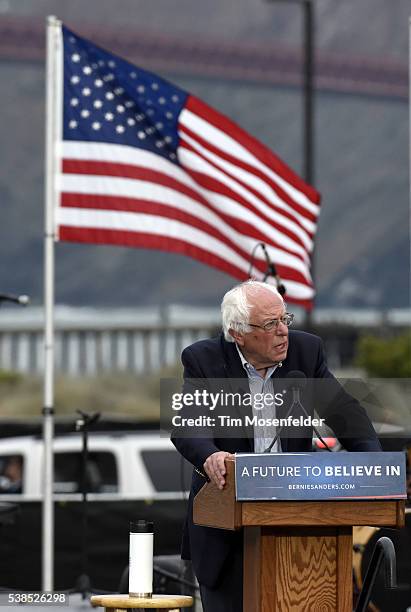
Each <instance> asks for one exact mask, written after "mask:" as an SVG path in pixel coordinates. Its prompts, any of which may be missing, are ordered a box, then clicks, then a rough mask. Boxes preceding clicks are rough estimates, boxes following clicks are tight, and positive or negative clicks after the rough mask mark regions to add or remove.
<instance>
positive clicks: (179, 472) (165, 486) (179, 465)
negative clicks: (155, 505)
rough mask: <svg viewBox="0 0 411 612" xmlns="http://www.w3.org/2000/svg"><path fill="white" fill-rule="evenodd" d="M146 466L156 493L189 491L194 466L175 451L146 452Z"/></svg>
mask: <svg viewBox="0 0 411 612" xmlns="http://www.w3.org/2000/svg"><path fill="white" fill-rule="evenodd" d="M141 457H142V459H143V462H144V465H145V466H146V468H147V472H148V473H149V476H150V478H151V480H152V482H153V485H154V488H155V489H156V491H162V492H166V491H167V492H169V491H188V490H189V488H190V483H191V474H192V471H193V466H192V465H191V464H190V463H189V462H188V461H186V460H185V459H184V458H183V457H182V456H181V455H180V454H179V453H178V452H177V451H174V450H144V451H142V453H141Z"/></svg>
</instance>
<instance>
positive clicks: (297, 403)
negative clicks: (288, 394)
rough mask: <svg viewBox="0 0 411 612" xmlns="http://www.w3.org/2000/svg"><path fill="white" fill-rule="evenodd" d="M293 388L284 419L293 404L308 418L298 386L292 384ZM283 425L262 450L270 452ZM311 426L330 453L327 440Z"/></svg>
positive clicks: (290, 411) (292, 408)
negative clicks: (291, 398) (290, 401)
mask: <svg viewBox="0 0 411 612" xmlns="http://www.w3.org/2000/svg"><path fill="white" fill-rule="evenodd" d="M292 390H293V401H292V403H291V406H290V408H289V409H288V411H287V414H286V415H285V417H284V419H288V417H289V416H290V414H291V413H292V412H293V410H294V407H295V406H299V407H300V408H301V410H302V412H303V413H304V415H305V416H306V417H307V418H310V415H309V414H308V412H307V411H306V409H305V408H304V406H303V405H302V403H301V398H300V387H297V386H294V387H292ZM284 427H285V425H282V426H281V427H280V429H279V430H278V432H277V433H276V435H275V437H274V438H273V440H272V441H271V444H270V445H269V446H267V448H266V449H265V450H264V452H265V453H271V449H272V448H273V446H274V444H275V443H276V442H277V440H278V438H279V437H280V434H281V432H282V431H283V429H284ZM311 427H312V428H313V430H314V433H316V434H317V438H318V439H319V440H321V442H322V443H323V444H324V446H325V448H326V449H327V450H328V451H329V452H330V453H332V450H331V448H330V447H329V446H328V444H327V442H326V441H325V440H324V438H323V437H322V436H321V434H320V432H319V431H318V429H317V427H315V425H311Z"/></svg>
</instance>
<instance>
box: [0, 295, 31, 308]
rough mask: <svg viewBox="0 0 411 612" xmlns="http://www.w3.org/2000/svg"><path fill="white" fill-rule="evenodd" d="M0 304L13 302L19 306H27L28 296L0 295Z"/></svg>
mask: <svg viewBox="0 0 411 612" xmlns="http://www.w3.org/2000/svg"><path fill="white" fill-rule="evenodd" d="M0 302H14V303H15V304H20V306H27V304H29V303H30V298H29V296H28V295H11V294H10V293H0Z"/></svg>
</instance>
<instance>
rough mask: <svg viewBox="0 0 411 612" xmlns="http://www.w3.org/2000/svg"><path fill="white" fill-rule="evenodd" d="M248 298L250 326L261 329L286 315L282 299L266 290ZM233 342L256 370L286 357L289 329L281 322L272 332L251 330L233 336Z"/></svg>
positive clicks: (257, 329)
mask: <svg viewBox="0 0 411 612" xmlns="http://www.w3.org/2000/svg"><path fill="white" fill-rule="evenodd" d="M247 299H248V301H249V303H251V304H252V307H251V310H250V320H249V323H251V324H253V325H261V326H263V325H265V324H266V323H268V322H269V321H272V320H273V319H280V318H281V317H282V316H283V315H284V314H285V307H284V303H283V301H282V299H281V298H280V297H279V296H276V295H275V294H274V293H271V291H269V290H267V289H262V290H260V291H258V293H257V292H256V293H253V294H252V295H251V296H249V297H248V298H247ZM235 340H236V342H237V344H238V345H239V347H240V350H241V352H242V353H243V355H244V357H245V358H246V359H247V361H249V362H250V363H251V364H252V365H253V366H254V367H255V368H256V369H259V368H267V367H269V366H272V365H274V364H276V363H278V362H279V361H284V359H285V358H286V356H287V350H288V327H287V326H286V325H285V324H284V323H281V322H280V323H279V324H278V327H276V328H274V329H272V330H271V331H265V330H264V329H261V328H260V327H252V328H251V331H250V332H248V333H246V334H238V335H236V336H235Z"/></svg>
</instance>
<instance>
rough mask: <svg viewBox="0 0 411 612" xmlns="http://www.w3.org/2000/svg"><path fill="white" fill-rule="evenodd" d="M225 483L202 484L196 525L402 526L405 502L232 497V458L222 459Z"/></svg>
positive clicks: (196, 509) (196, 497)
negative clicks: (242, 498) (247, 499)
mask: <svg viewBox="0 0 411 612" xmlns="http://www.w3.org/2000/svg"><path fill="white" fill-rule="evenodd" d="M226 468H227V474H226V485H225V487H224V489H223V490H222V491H221V490H219V489H218V488H217V487H216V486H215V485H214V484H213V483H211V482H208V483H206V484H205V485H204V486H203V487H202V489H200V491H199V492H198V494H197V495H196V496H195V498H194V506H193V520H194V523H195V524H197V525H203V526H206V527H217V528H220V529H229V530H234V529H240V528H241V527H246V526H277V527H292V526H294V527H301V526H324V527H326V526H354V525H371V526H375V527H383V526H385V527H398V528H399V527H403V526H404V524H405V512H404V510H405V501H403V500H400V501H398V500H383V501H380V500H378V501H375V500H370V501H368V500H367V501H361V500H358V501H357V500H351V501H345V500H335V501H334V500H332V501H328V500H327V501H324V500H321V501H276V500H275V501H263V502H261V501H249V502H238V501H237V500H236V497H235V461H234V460H233V459H229V460H226Z"/></svg>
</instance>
